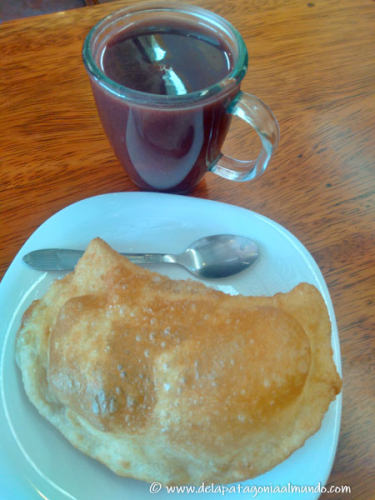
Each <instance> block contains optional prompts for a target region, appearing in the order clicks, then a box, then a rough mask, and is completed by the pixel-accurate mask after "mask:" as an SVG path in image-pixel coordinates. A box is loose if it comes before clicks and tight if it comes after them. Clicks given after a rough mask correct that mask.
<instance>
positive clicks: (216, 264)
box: [23, 234, 259, 278]
mask: <svg viewBox="0 0 375 500" xmlns="http://www.w3.org/2000/svg"><path fill="white" fill-rule="evenodd" d="M83 254H84V252H83V251H81V250H64V249H45V250H35V251H33V252H30V253H28V254H26V255H24V257H23V261H24V262H25V263H26V264H28V265H29V266H31V267H33V268H34V269H39V270H42V271H67V270H71V269H74V266H75V265H76V264H77V262H78V260H79V259H80V258H81V257H82V255H83ZM121 255H124V256H125V257H127V258H128V259H129V260H130V261H131V262H134V263H135V264H161V263H165V264H179V265H180V266H183V267H185V268H186V269H187V270H188V271H190V272H191V273H192V274H194V275H195V276H198V277H199V278H224V277H227V276H232V275H233V274H237V273H239V272H240V271H243V270H244V269H246V268H247V267H249V266H250V265H251V264H252V263H253V262H254V261H255V260H256V259H257V257H258V255H259V250H258V247H257V245H256V244H255V243H254V242H253V241H251V240H250V239H249V238H246V237H244V236H234V235H230V234H217V235H214V236H206V237H205V238H201V239H199V240H197V241H195V242H194V243H192V244H191V245H190V246H189V247H188V248H187V249H186V250H185V251H184V252H182V253H180V254H178V255H172V254H157V253H121Z"/></svg>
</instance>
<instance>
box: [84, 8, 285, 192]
mask: <svg viewBox="0 0 375 500" xmlns="http://www.w3.org/2000/svg"><path fill="white" fill-rule="evenodd" d="M247 60H248V56H247V49H246V45H245V43H244V40H243V38H242V37H241V35H240V33H238V31H237V30H236V29H235V28H234V27H233V26H232V25H231V24H230V23H229V22H228V21H227V20H225V19H224V18H222V17H220V16H218V15H217V14H215V13H214V12H210V11H208V10H205V9H202V8H200V7H197V6H194V5H188V4H179V3H175V2H170V1H164V0H157V1H151V2H145V3H143V2H141V3H137V4H135V5H132V6H129V7H125V8H123V9H120V10H118V11H116V12H113V13H112V14H110V15H109V16H107V17H106V18H104V19H102V20H101V21H100V22H99V23H98V24H96V25H95V26H94V27H93V28H92V30H91V31H90V33H89V34H88V35H87V37H86V39H85V43H84V46H83V61H84V63H85V67H86V70H87V73H88V75H89V77H90V82H91V86H92V89H93V93H94V97H95V101H96V104H97V107H98V111H99V115H100V118H101V121H102V124H103V127H104V129H105V131H106V134H107V136H108V139H109V141H110V143H111V145H112V147H113V150H114V151H115V153H116V155H117V157H118V159H119V160H120V162H121V164H122V166H123V167H124V168H125V170H126V171H127V173H128V174H129V176H130V177H131V179H132V180H133V181H134V182H135V183H136V184H138V186H140V187H141V188H143V189H148V190H155V191H167V192H180V193H181V192H187V191H189V190H190V189H192V188H193V187H194V186H195V185H196V184H198V182H199V181H200V180H201V179H202V177H203V176H204V174H205V173H206V172H207V171H208V170H210V171H211V172H213V173H215V174H217V175H219V176H221V177H224V178H226V179H231V180H234V181H248V180H252V179H254V178H255V177H257V176H259V175H260V174H261V173H262V172H263V171H264V170H265V169H266V168H267V165H268V163H269V161H270V159H271V157H272V155H273V153H274V151H275V150H276V148H277V145H278V142H279V127H278V124H277V120H276V118H275V117H274V115H273V113H272V111H271V110H270V109H269V108H268V107H267V106H266V105H265V104H264V103H263V102H262V101H260V100H259V99H258V98H256V97H255V96H253V95H250V94H247V93H245V92H240V84H241V81H242V79H243V77H244V76H245V73H246V70H247ZM231 116H237V117H239V118H241V119H242V120H243V121H244V122H246V123H247V125H248V126H249V127H251V128H253V129H255V131H256V132H257V134H258V136H259V138H260V141H261V149H260V152H259V154H258V156H257V158H256V160H249V161H243V160H238V159H236V158H231V157H228V156H225V155H223V154H222V153H221V147H222V144H223V142H224V139H225V136H226V134H227V131H228V128H229V124H230V119H231Z"/></svg>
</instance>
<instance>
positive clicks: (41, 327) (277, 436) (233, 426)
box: [17, 239, 341, 484]
mask: <svg viewBox="0 0 375 500" xmlns="http://www.w3.org/2000/svg"><path fill="white" fill-rule="evenodd" d="M330 335H331V326H330V321H329V317H328V313H327V309H326V305H325V303H324V300H323V298H322V297H321V295H320V293H319V292H318V290H316V288H314V287H313V286H311V285H308V284H301V285H299V286H297V287H296V288H295V289H293V290H292V291H291V292H289V293H288V294H277V295H275V296H274V297H242V296H238V297H231V296H228V295H225V294H223V293H221V292H218V291H215V290H212V289H208V288H206V287H205V286H204V285H202V284H201V283H198V282H193V281H187V282H183V281H172V280H170V279H169V278H167V277H164V276H159V275H158V274H156V273H151V272H150V271H147V270H144V269H141V268H139V267H137V266H135V265H133V264H131V263H130V262H129V261H128V260H127V259H125V258H123V257H121V256H120V255H118V254H117V253H116V252H114V251H113V250H112V249H111V248H110V247H108V245H106V244H105V243H104V242H103V241H102V240H100V239H96V240H93V241H92V242H91V244H90V245H89V247H88V249H87V251H86V253H85V255H84V257H83V258H82V259H81V261H80V262H79V264H78V265H77V267H76V270H75V272H74V273H72V274H70V275H68V276H67V277H66V278H64V280H61V281H58V282H55V283H54V284H53V285H52V287H51V289H50V290H49V291H48V292H47V294H46V295H45V296H44V297H43V298H42V299H41V301H39V302H38V303H37V304H34V306H33V307H32V309H30V310H29V312H28V313H27V315H26V317H25V320H24V323H23V325H22V327H21V329H20V332H19V336H18V339H17V360H18V363H19V365H20V368H21V370H22V374H23V380H24V384H25V388H26V392H27V393H28V395H29V397H30V399H31V401H32V402H33V403H34V404H35V406H36V407H37V408H38V409H39V411H40V412H41V414H42V415H44V416H45V417H46V418H48V419H49V420H50V421H51V422H52V423H53V424H54V425H56V427H57V428H59V429H60V431H61V432H62V433H63V434H64V435H65V436H66V437H67V438H68V439H69V440H70V441H71V442H72V444H73V445H74V446H76V447H77V448H78V449H80V450H81V451H83V452H85V453H87V454H89V455H90V456H93V457H94V458H97V459H98V460H101V461H102V462H103V463H105V464H106V465H108V466H109V467H110V468H112V469H113V470H114V471H115V472H116V473H118V474H120V475H124V476H130V477H135V478H138V479H143V480H146V481H160V482H161V483H163V484H187V483H194V484H200V483H201V482H202V481H205V482H211V481H213V482H232V481H239V480H244V479H247V478H250V477H254V476H256V475H258V474H261V473H263V472H265V471H267V470H269V469H270V468H272V467H273V466H275V465H276V464H277V463H279V462H280V461H282V460H284V459H285V458H287V457H288V456H289V455H290V454H291V453H292V452H293V451H294V450H295V449H297V448H299V447H300V446H302V445H303V443H304V442H305V440H306V439H307V438H308V437H309V436H310V435H311V434H313V433H314V432H315V431H316V430H317V429H318V428H319V427H320V424H321V420H322V418H323V416H324V413H325V412H326V411H327V409H328V405H329V403H330V402H331V401H332V400H333V399H334V398H335V396H336V394H338V393H339V391H340V388H341V380H340V378H339V376H338V374H337V372H336V368H335V365H334V363H333V360H332V350H331V346H330Z"/></svg>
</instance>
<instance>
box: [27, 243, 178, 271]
mask: <svg viewBox="0 0 375 500" xmlns="http://www.w3.org/2000/svg"><path fill="white" fill-rule="evenodd" d="M83 254H84V252H83V251H82V250H66V249H61V248H48V249H44V250H34V251H33V252H30V253H27V254H26V255H24V256H23V261H24V262H25V263H26V264H27V265H29V266H30V267H32V268H34V269H39V270H40V271H69V270H72V269H74V267H75V265H76V264H77V262H78V261H79V259H80V258H81V257H82V255H83ZM121 255H124V256H125V257H127V258H128V259H129V260H130V261H131V262H134V264H160V263H161V262H166V263H174V262H175V260H174V258H173V256H172V255H163V254H159V253H122V254H121Z"/></svg>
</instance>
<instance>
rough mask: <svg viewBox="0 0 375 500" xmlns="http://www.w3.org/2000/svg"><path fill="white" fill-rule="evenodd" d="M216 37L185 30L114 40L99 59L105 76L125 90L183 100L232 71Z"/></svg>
mask: <svg viewBox="0 0 375 500" xmlns="http://www.w3.org/2000/svg"><path fill="white" fill-rule="evenodd" d="M233 65H234V62H233V56H232V54H231V51H230V49H229V47H227V46H226V45H225V44H224V41H223V40H221V39H220V38H216V37H214V36H213V35H212V34H211V33H208V32H205V31H199V32H198V31H194V30H192V29H190V28H188V27H184V26H171V27H168V28H163V27H157V28H153V29H152V30H151V29H147V27H143V29H142V30H141V29H140V30H139V31H137V32H130V33H128V34H122V35H118V36H117V37H114V38H113V39H112V40H110V41H109V42H108V44H107V46H106V49H105V52H104V54H103V55H102V69H103V71H104V73H105V74H106V75H107V76H108V77H109V78H110V79H111V80H113V81H115V82H116V83H119V84H120V85H123V86H125V87H127V88H130V89H133V90H138V91H140V92H146V93H149V94H157V95H184V94H187V93H191V92H194V91H197V90H202V89H205V88H208V87H210V86H211V85H214V84H215V83H217V82H219V81H220V80H222V79H223V78H225V77H226V76H227V75H228V73H229V72H230V71H231V69H232V68H233Z"/></svg>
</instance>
